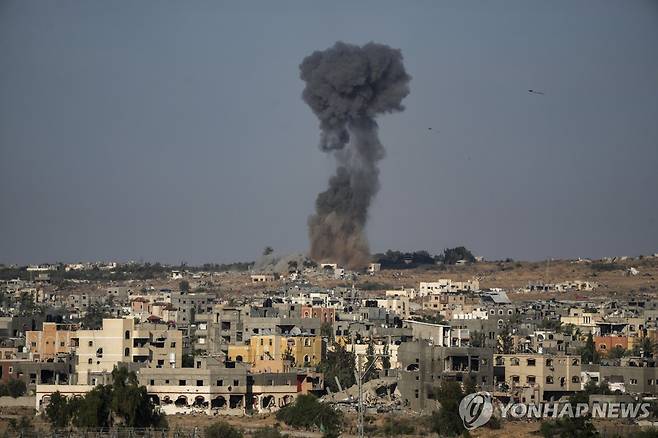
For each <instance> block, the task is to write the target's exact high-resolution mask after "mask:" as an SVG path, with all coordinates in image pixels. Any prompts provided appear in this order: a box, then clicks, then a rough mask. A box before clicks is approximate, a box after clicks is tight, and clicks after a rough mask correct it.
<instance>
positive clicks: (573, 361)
mask: <svg viewBox="0 0 658 438" xmlns="http://www.w3.org/2000/svg"><path fill="white" fill-rule="evenodd" d="M579 364H580V361H579V360H578V359H577V358H576V359H574V360H572V361H571V365H572V366H574V367H576V366H578V365H579Z"/></svg>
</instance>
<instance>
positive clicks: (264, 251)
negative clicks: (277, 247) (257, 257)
mask: <svg viewBox="0 0 658 438" xmlns="http://www.w3.org/2000/svg"><path fill="white" fill-rule="evenodd" d="M273 252H274V249H273V248H272V247H271V246H266V247H265V249H264V250H263V255H264V256H267V255H270V254H272V253H273Z"/></svg>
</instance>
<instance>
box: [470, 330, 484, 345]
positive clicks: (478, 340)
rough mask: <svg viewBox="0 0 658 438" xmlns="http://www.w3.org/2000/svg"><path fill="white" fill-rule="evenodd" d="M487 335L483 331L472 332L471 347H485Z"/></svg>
mask: <svg viewBox="0 0 658 438" xmlns="http://www.w3.org/2000/svg"><path fill="white" fill-rule="evenodd" d="M485 341H486V336H485V334H484V332H483V331H479V330H474V331H473V333H472V334H471V347H484V343H485Z"/></svg>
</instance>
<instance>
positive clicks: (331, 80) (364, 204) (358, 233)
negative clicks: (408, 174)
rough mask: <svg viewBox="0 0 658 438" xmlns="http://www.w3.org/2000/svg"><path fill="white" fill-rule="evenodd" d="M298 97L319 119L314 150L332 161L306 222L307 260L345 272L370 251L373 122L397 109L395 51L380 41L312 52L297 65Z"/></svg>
mask: <svg viewBox="0 0 658 438" xmlns="http://www.w3.org/2000/svg"><path fill="white" fill-rule="evenodd" d="M299 68H300V70H301V78H302V80H304V81H305V82H306V87H305V88H304V92H303V94H302V97H303V98H304V101H305V102H306V103H307V104H308V105H309V106H310V107H311V109H312V110H313V112H314V113H315V115H316V116H318V118H319V119H320V129H321V130H322V134H321V136H320V149H321V150H322V151H324V152H331V153H333V154H334V156H335V157H336V163H337V169H336V174H335V175H334V176H332V177H331V178H330V179H329V188H327V190H326V191H324V192H322V193H320V194H319V195H318V197H317V200H316V201H315V210H316V212H315V214H314V215H312V216H311V217H309V220H308V224H309V235H310V239H311V254H310V255H311V258H312V259H314V260H316V261H321V262H322V261H331V262H335V263H340V264H342V265H345V266H347V267H350V268H358V267H363V266H365V265H366V264H367V263H368V257H369V254H370V251H369V248H368V241H367V239H366V235H365V225H366V221H367V220H368V208H369V207H370V203H371V202H372V198H373V197H374V196H375V194H376V193H377V191H378V190H379V169H378V167H377V162H378V161H379V160H381V159H382V158H384V147H383V146H382V144H381V143H380V142H379V137H378V135H377V123H376V122H375V117H377V115H379V114H383V113H389V112H394V111H402V110H404V107H403V106H402V99H404V98H405V96H407V94H409V80H410V79H411V77H410V76H409V75H408V74H407V72H406V71H405V69H404V65H403V64H402V53H401V52H400V51H399V50H396V49H392V48H390V47H388V46H386V45H383V44H375V43H368V44H366V45H365V46H362V47H359V46H354V45H351V44H345V43H342V42H337V43H336V44H335V45H334V46H333V47H331V48H329V49H327V50H324V51H316V52H313V54H311V55H310V56H307V57H306V58H305V59H304V61H303V62H302V64H301V65H300V66H299Z"/></svg>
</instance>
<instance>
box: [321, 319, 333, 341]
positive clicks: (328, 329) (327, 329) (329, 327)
mask: <svg viewBox="0 0 658 438" xmlns="http://www.w3.org/2000/svg"><path fill="white" fill-rule="evenodd" d="M320 336H324V337H325V338H329V339H332V340H333V339H334V326H333V324H331V322H329V321H326V322H323V323H322V325H321V326H320Z"/></svg>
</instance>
